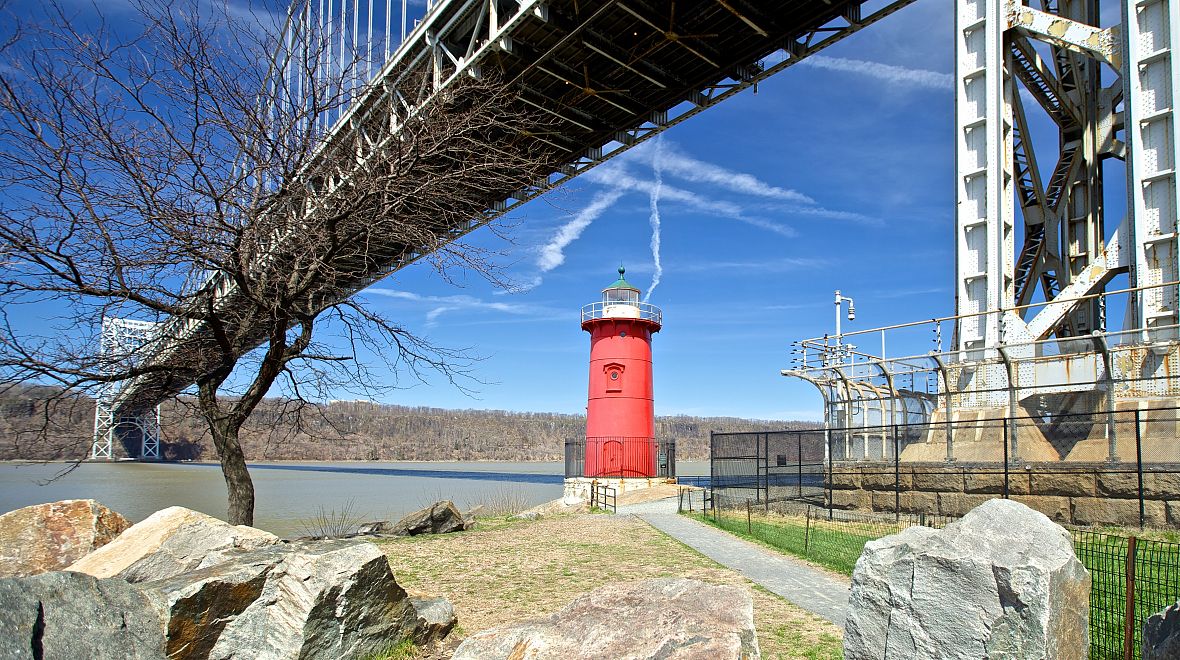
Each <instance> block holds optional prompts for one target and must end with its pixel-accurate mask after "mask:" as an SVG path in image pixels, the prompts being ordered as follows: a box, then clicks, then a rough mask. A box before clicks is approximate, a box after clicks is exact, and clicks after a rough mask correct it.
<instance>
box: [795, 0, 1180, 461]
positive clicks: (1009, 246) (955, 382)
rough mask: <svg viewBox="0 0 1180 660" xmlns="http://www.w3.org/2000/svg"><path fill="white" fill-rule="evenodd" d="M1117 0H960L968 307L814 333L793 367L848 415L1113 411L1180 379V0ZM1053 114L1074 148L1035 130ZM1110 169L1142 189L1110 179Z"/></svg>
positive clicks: (1054, 124) (959, 125)
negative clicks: (1109, 2)
mask: <svg viewBox="0 0 1180 660" xmlns="http://www.w3.org/2000/svg"><path fill="white" fill-rule="evenodd" d="M1100 5H1101V3H1100V0H1024V1H1020V0H955V17H956V24H955V32H954V35H955V155H956V189H955V201H956V207H955V216H954V217H955V219H954V227H955V234H954V235H955V254H956V266H955V292H956V314H955V315H954V316H950V317H946V318H942V319H934V320H932V321H929V322H919V323H912V324H903V325H900V326H893V327H889V328H882V329H876V330H872V331H863V332H858V333H847V334H844V335H840V336H825V337H818V338H812V339H806V340H802V341H800V342H797V343H796V356H797V357H796V362H795V364H794V366H793V368H792V369H788V370H784V371H783V374H784V375H788V376H796V377H800V378H803V379H804V380H806V381H808V382H810V383H812V384H814V385H815V386H816V387H818V388H819V390H820V392H821V393H822V395H823V397H824V403H825V421H826V423H827V425H828V426H829V427H831V428H842V429H853V428H856V427H862V428H867V427H870V426H881V427H887V426H889V425H890V424H908V423H939V422H946V423H947V424H948V425H949V424H950V423H951V422H952V421H954V420H970V419H979V418H980V416H985V417H994V418H997V419H999V418H1007V419H1010V420H1015V419H1017V418H1020V417H1032V418H1038V417H1039V416H1042V415H1049V414H1050V413H1054V414H1055V413H1068V412H1080V413H1086V414H1094V413H1097V414H1099V415H1101V414H1103V413H1106V414H1108V415H1110V416H1113V415H1114V414H1115V413H1116V412H1117V411H1119V410H1122V409H1139V408H1148V407H1153V406H1158V405H1159V404H1160V403H1161V402H1166V401H1167V400H1168V399H1170V398H1174V397H1176V396H1178V395H1180V372H1178V370H1177V366H1178V365H1180V362H1178V360H1180V352H1178V342H1177V338H1178V336H1177V330H1178V328H1180V318H1178V316H1177V313H1178V311H1180V308H1178V306H1177V304H1178V295H1177V294H1178V288H1177V285H1178V281H1180V270H1178V254H1180V245H1178V243H1177V235H1178V229H1180V226H1178V218H1177V202H1178V200H1180V188H1178V186H1177V176H1176V166H1177V163H1178V162H1180V136H1178V135H1177V133H1176V129H1177V125H1176V114H1175V96H1174V94H1175V92H1176V91H1178V90H1180V68H1178V67H1180V62H1178V61H1177V60H1176V54H1177V53H1178V52H1180V32H1178V31H1177V30H1176V28H1175V26H1176V25H1177V24H1178V23H1177V21H1178V20H1180V0H1125V2H1120V3H1119V5H1120V8H1121V12H1120V14H1119V16H1118V19H1117V22H1115V23H1114V24H1110V25H1105V26H1103V25H1102V23H1101V22H1100V18H1101V17H1102V15H1103V14H1102V11H1101V6H1100ZM1034 111H1040V113H1041V114H1040V115H1039V116H1036V115H1034V114H1033V112H1034ZM1037 119H1040V121H1039V123H1038V122H1037V121H1036V120H1037ZM1046 125H1048V126H1050V127H1051V129H1050V130H1055V131H1056V133H1057V135H1056V138H1057V140H1056V142H1057V147H1058V148H1057V150H1056V153H1045V152H1044V151H1041V152H1038V150H1036V149H1034V148H1033V144H1034V142H1036V143H1037V144H1044V143H1045V141H1044V140H1034V135H1033V134H1034V133H1035V132H1036V130H1037V129H1038V128H1043V127H1044V126H1046ZM1120 170H1121V171H1120ZM1111 176H1119V177H1125V180H1126V189H1127V195H1126V203H1125V204H1118V203H1113V204H1112V203H1110V200H1109V199H1107V198H1106V197H1105V196H1104V194H1103V188H1104V182H1108V181H1111V178H1110V177H1111ZM1120 275H1126V281H1127V282H1128V284H1127V285H1126V286H1112V282H1113V281H1115V278H1116V277H1117V276H1120ZM1116 315H1121V316H1122V317H1123V318H1122V321H1121V322H1119V321H1117V320H1111V318H1110V317H1114V316H1116ZM887 336H888V337H889V339H888V340H887ZM905 336H908V337H909V340H914V339H916V338H917V341H916V342H914V341H910V343H908V344H907V343H906V342H907V341H908V340H906V339H902V337H905ZM878 339H879V341H880V346H881V349H880V353H879V354H878V353H876V352H875V351H876V344H877V341H878ZM851 341H856V342H857V343H863V342H866V341H867V342H868V343H869V344H871V345H872V348H870V349H867V350H866V349H863V348H862V347H858V346H856V345H853V344H850V342H851ZM887 344H888V345H889V346H891V347H897V346H899V345H904V346H907V347H916V346H922V345H923V344H924V345H925V346H926V347H927V348H928V349H932V350H923V351H922V352H920V353H916V354H915V353H913V352H910V353H909V354H908V357H887V356H886V354H885V350H886V346H887ZM893 350H894V355H898V349H897V348H893ZM902 354H903V355H904V354H906V353H902ZM1112 418H1113V417H1112ZM1106 426H1107V429H1108V430H1107V431H1106V433H1108V434H1112V433H1113V432H1114V431H1113V428H1114V425H1113V424H1107V425H1106ZM944 441H945V442H946V443H947V456H948V457H949V456H950V455H951V454H950V451H951V449H950V447H951V441H950V440H944ZM1110 441H1111V444H1110V446H1111V447H1114V446H1115V445H1114V440H1113V438H1110ZM865 446H867V445H865ZM1113 451H1114V450H1113V449H1112V450H1111V452H1112V453H1111V457H1112V459H1113V456H1114V454H1113Z"/></svg>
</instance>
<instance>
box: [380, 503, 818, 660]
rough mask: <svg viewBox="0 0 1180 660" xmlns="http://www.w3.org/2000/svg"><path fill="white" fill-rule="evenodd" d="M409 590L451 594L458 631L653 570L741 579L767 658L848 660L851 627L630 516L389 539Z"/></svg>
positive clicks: (495, 524)
mask: <svg viewBox="0 0 1180 660" xmlns="http://www.w3.org/2000/svg"><path fill="white" fill-rule="evenodd" d="M382 549H383V550H385V552H386V554H387V555H388V557H389V563H390V565H391V566H392V568H393V572H394V575H395V576H396V577H397V580H398V582H399V583H400V584H402V585H403V586H404V587H406V589H408V590H410V591H412V592H415V593H422V594H431V595H438V596H444V597H446V598H447V599H449V600H450V601H451V602H452V603H453V604H454V606H455V611H456V614H458V617H459V628H458V633H459V635H462V636H466V635H470V634H472V633H474V632H478V631H480V630H483V629H485V628H489V627H492V626H497V625H502V624H505V623H511V622H514V621H518V620H521V619H526V618H532V617H536V616H541V615H545V614H548V613H551V612H554V611H556V610H558V609H560V608H561V607H563V606H565V605H566V604H567V603H569V601H571V600H573V599H574V598H575V597H577V596H579V595H581V594H583V593H586V592H588V591H591V590H593V589H595V588H597V587H599V586H602V585H605V584H608V583H611V582H619V581H625V580H639V579H644V578H653V577H689V578H694V579H698V580H702V581H705V582H711V583H715V584H738V585H744V586H746V587H747V588H749V589H750V591H751V594H752V595H753V598H754V624H755V628H756V630H757V633H758V643H759V645H760V646H761V648H762V655H763V657H764V658H820V659H827V658H839V657H841V654H840V646H841V633H842V631H841V630H840V629H839V628H838V627H837V626H835V625H833V624H831V623H829V622H827V621H825V620H823V619H821V618H819V617H817V616H815V615H813V614H810V613H809V612H806V611H804V610H802V609H800V608H798V607H796V606H795V605H793V604H791V603H789V602H787V601H785V600H783V599H782V598H779V597H778V596H776V595H774V594H772V593H770V592H768V591H765V590H764V589H762V588H761V587H758V586H757V585H755V584H754V583H752V582H750V581H749V580H746V579H745V578H744V577H742V576H741V575H740V574H738V573H736V572H734V571H731V570H729V569H727V568H724V567H722V566H721V565H719V564H717V563H715V562H713V561H712V560H710V559H708V558H706V557H704V556H702V555H700V554H699V553H697V552H696V551H694V550H692V549H690V548H688V547H687V546H684V545H682V544H681V543H679V542H677V541H675V540H673V539H671V538H669V537H668V536H666V535H664V534H663V533H661V532H659V531H657V530H655V529H653V528H651V527H650V526H648V525H647V524H646V523H644V522H643V521H641V520H638V519H636V518H633V517H631V516H612V515H606V514H577V515H564V516H552V517H546V518H542V519H541V520H538V521H508V520H505V519H500V520H485V521H481V524H480V526H479V527H477V528H476V529H475V530H471V531H468V532H462V533H457V534H445V535H439V536H419V537H410V538H403V539H395V540H391V541H388V542H382Z"/></svg>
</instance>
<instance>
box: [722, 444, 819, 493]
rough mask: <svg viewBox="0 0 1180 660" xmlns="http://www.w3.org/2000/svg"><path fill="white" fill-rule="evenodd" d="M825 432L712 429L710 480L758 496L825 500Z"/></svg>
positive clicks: (728, 488) (729, 488)
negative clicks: (721, 431)
mask: <svg viewBox="0 0 1180 660" xmlns="http://www.w3.org/2000/svg"><path fill="white" fill-rule="evenodd" d="M824 451H825V450H824V438H823V432H822V431H820V432H819V435H817V434H816V433H815V432H814V431H810V430H808V431H775V432H770V433H711V434H710V435H709V455H710V478H709V483H710V486H711V487H712V488H713V489H714V490H721V491H725V492H726V493H727V494H728V495H729V496H731V497H742V498H749V499H753V500H755V501H758V502H762V503H768V502H779V501H786V500H799V501H806V502H814V503H817V504H818V503H822V502H823V501H824V489H825V485H824Z"/></svg>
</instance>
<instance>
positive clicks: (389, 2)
mask: <svg viewBox="0 0 1180 660" xmlns="http://www.w3.org/2000/svg"><path fill="white" fill-rule="evenodd" d="M392 11H393V0H385V59H384V60H383V61H382V62H381V66H385V63H386V62H388V61H389V14H390V13H392Z"/></svg>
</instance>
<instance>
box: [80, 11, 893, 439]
mask: <svg viewBox="0 0 1180 660" xmlns="http://www.w3.org/2000/svg"><path fill="white" fill-rule="evenodd" d="M913 1H914V0H871V1H866V0H800V1H797V2H791V3H782V2H776V1H771V0H742V1H741V2H735V1H733V0H674V1H673V2H668V3H648V2H645V1H644V0H544V1H542V0H442V1H440V2H434V3H432V4H429V5H428V8H427V11H426V14H425V16H424V17H423V18H422V20H421V21H420V22H418V23H417V24H416V25H415V27H414V28H413V30H412V31H411V32H410V33H409V34H408V35H405V36H404V37H403V38H402V40H401V43H400V44H399V45H398V47H397V48H396V49H392V48H391V43H392V40H393V36H392V25H393V21H392V12H393V9H392V5H391V3H390V2H389V1H388V0H386V1H385V2H379V1H377V0H365V1H364V2H352V3H349V2H347V1H345V0H338V4H334V3H333V1H332V0H326V1H325V0H297V1H296V2H295V3H294V4H293V5H292V6H291V9H290V11H289V13H288V18H287V23H286V26H285V28H284V32H283V35H282V37H281V38H280V40H279V42H280V43H281V44H282V45H283V46H282V47H281V48H280V52H279V53H277V54H276V57H275V59H274V61H273V62H272V63H271V72H272V75H271V83H270V84H271V88H270V89H269V90H268V94H267V97H268V98H272V99H279V100H280V102H276V103H274V104H273V105H274V107H273V108H271V111H273V113H274V117H275V118H276V123H281V119H282V117H283V116H284V112H289V111H290V110H291V109H293V108H299V107H301V106H302V104H303V103H304V100H305V99H306V98H308V96H309V94H310V93H312V92H313V91H314V90H317V89H320V88H321V87H322V86H323V85H337V86H338V87H339V89H338V91H339V92H340V93H343V94H345V95H347V96H349V97H350V102H349V103H347V104H346V106H345V107H342V108H341V109H339V110H337V111H335V112H327V113H324V114H322V115H321V116H318V117H315V118H314V119H313V120H312V121H314V122H315V128H316V129H318V130H322V132H323V133H322V134H323V137H322V140H321V143H320V146H319V147H318V149H317V152H316V159H315V164H316V167H314V168H311V169H314V170H315V171H314V172H310V171H309V173H308V174H307V175H306V176H305V177H304V178H305V180H302V181H298V182H291V181H283V182H275V181H270V182H267V181H262V182H260V183H261V184H262V185H265V186H268V187H274V188H278V187H279V186H280V185H281V186H282V188H283V190H287V191H307V193H306V198H305V199H303V200H299V202H298V203H297V204H294V206H299V205H304V206H305V207H306V205H314V204H315V203H317V200H323V199H325V198H329V197H330V196H331V195H333V194H343V193H342V192H341V191H345V190H346V189H347V182H348V179H349V176H350V172H352V171H354V170H353V168H357V167H363V165H364V163H365V162H366V161H367V160H368V159H370V158H371V157H373V156H374V155H376V154H380V153H381V152H382V150H383V149H385V148H387V147H388V145H389V144H391V141H393V140H397V139H399V137H398V136H399V131H400V130H401V128H402V127H403V126H404V125H405V124H406V122H407V121H408V120H410V119H411V118H413V117H414V116H415V115H416V114H417V113H420V112H422V110H423V109H424V108H426V107H427V106H429V104H431V103H434V102H436V100H437V99H438V98H439V97H440V95H444V94H445V93H446V92H447V91H448V90H449V89H452V88H455V87H456V86H457V85H459V84H461V83H462V81H464V80H465V79H467V78H469V77H474V78H485V77H487V78H494V79H495V80H497V81H500V82H501V83H502V84H503V85H505V86H506V88H507V89H508V90H509V91H510V92H511V94H513V95H514V99H515V101H516V102H517V103H519V104H520V105H521V107H527V108H530V109H532V111H535V112H537V113H541V114H543V115H544V116H546V117H547V118H548V121H549V122H550V123H549V124H548V125H547V127H546V129H545V130H544V131H538V132H537V133H535V134H533V135H532V136H531V137H532V138H533V139H534V140H535V141H536V142H537V144H538V146H539V149H538V154H539V156H538V157H539V158H542V159H543V160H544V162H546V163H557V165H555V166H553V167H552V168H551V169H550V171H549V173H548V174H547V175H545V176H542V177H539V178H538V179H537V180H536V181H534V182H533V183H532V184H530V185H527V186H524V187H515V188H512V189H504V190H492V191H489V192H488V196H487V199H486V206H485V209H484V211H483V212H482V213H480V214H478V215H476V216H475V217H471V218H468V219H466V220H464V221H463V222H461V223H457V224H454V225H453V226H448V227H445V228H443V235H444V236H446V240H454V239H456V238H459V237H461V236H463V235H465V234H467V233H468V232H470V231H472V230H474V229H476V228H478V227H481V226H483V225H485V224H487V223H488V222H490V221H492V220H493V219H495V218H497V217H499V216H501V215H503V214H504V213H507V212H509V211H511V210H513V209H514V208H516V207H518V206H519V205H521V204H523V203H525V202H527V201H528V200H530V199H533V198H535V197H537V196H538V195H541V194H543V193H545V192H546V191H548V190H551V189H552V188H554V187H556V186H559V185H561V184H562V183H564V182H566V181H568V180H570V179H572V178H573V177H575V176H577V175H579V174H581V173H582V172H585V171H587V170H588V169H590V168H592V167H594V166H596V165H598V164H600V163H602V162H604V161H606V160H608V159H610V158H612V157H614V156H616V155H618V154H620V153H622V152H624V151H626V150H627V149H630V148H632V147H634V146H636V145H638V144H640V143H642V142H644V141H645V140H648V139H650V138H651V137H654V136H655V135H656V134H658V133H660V132H661V131H663V130H666V129H667V128H669V127H671V126H673V125H675V124H677V123H679V122H681V121H684V120H686V119H688V118H689V117H692V116H694V115H696V114H698V113H700V112H702V111H704V110H706V109H708V108H710V107H712V106H714V105H716V104H718V103H720V102H722V101H724V100H725V99H727V98H730V97H732V96H733V95H735V94H737V93H739V92H741V91H742V90H745V89H748V88H750V87H752V86H754V85H756V84H757V83H758V82H759V81H761V80H764V79H765V78H767V77H769V76H771V75H773V74H775V73H777V72H779V71H782V70H784V69H786V68H788V67H790V66H792V65H793V64H795V63H796V62H798V61H800V60H802V59H803V58H806V57H808V56H809V55H812V54H814V53H817V52H819V51H821V50H823V49H824V48H827V47H828V46H830V45H832V44H834V43H836V42H838V41H840V40H842V39H844V38H845V37H847V36H848V35H851V34H853V33H855V32H857V31H859V30H861V29H863V28H865V27H868V26H869V25H872V24H874V23H876V22H877V21H879V20H881V19H883V18H885V17H887V16H889V15H890V14H892V13H893V12H895V11H897V10H899V9H901V8H902V7H904V6H906V5H909V4H911V3H912V2H913ZM866 7H869V8H872V9H865V8H866ZM402 20H403V28H402V29H403V34H404V30H405V27H404V20H405V19H404V11H403V19H402ZM382 35H383V36H382ZM308 53H314V55H313V57H315V58H317V61H316V62H315V64H316V66H310V67H309V66H306V65H307V62H306V61H305V58H306V57H307V56H308V55H307V54H308ZM378 54H380V59H378V57H379V55H378ZM325 67H326V68H325ZM305 71H325V72H327V73H326V75H323V76H322V77H317V76H316V75H314V74H313V75H311V76H308V75H305V74H303V73H302V72H305ZM325 173H326V174H325ZM290 194H304V193H301V192H292V193H290ZM288 206H292V205H291V204H288ZM296 226H298V223H296ZM286 242H287V241H286V239H285V238H284V235H279V236H276V238H275V240H274V241H273V243H272V247H271V249H270V252H269V253H268V254H266V255H264V256H263V257H262V258H260V259H259V263H258V264H257V269H258V271H259V272H260V273H262V272H266V271H267V270H268V269H273V268H278V267H281V264H282V263H283V262H284V255H283V250H284V245H285V244H286ZM437 247H438V245H437V243H423V244H417V245H411V244H390V245H385V246H377V249H376V250H375V253H376V254H381V255H384V256H383V258H382V259H381V260H380V263H371V264H366V265H365V269H364V271H363V272H360V273H358V274H357V276H356V277H353V278H351V279H349V280H347V281H340V282H339V283H337V286H336V288H335V290H333V291H330V292H325V293H324V294H323V297H322V300H321V302H322V304H324V305H325V306H326V305H328V304H331V303H332V302H334V301H336V300H341V299H345V298H347V297H349V296H351V295H352V294H354V293H356V292H357V291H360V290H361V289H364V288H365V287H366V286H368V285H370V284H372V283H373V282H375V281H377V280H379V279H381V278H383V277H386V276H388V275H389V274H391V273H393V272H396V271H397V270H399V269H401V268H403V267H405V266H406V265H408V264H410V263H413V262H414V261H415V260H417V259H419V258H420V257H422V256H423V255H424V254H426V253H429V252H430V251H432V250H434V249H437ZM350 266H352V270H353V271H354V272H355V270H356V269H355V264H352V265H350ZM241 297H242V293H241V292H240V291H238V290H237V288H236V285H235V284H234V283H233V282H232V281H231V280H230V279H229V278H228V277H225V276H223V275H222V274H219V273H212V274H210V275H209V278H208V279H207V280H206V282H205V283H204V285H203V286H202V287H200V289H199V290H197V291H196V292H195V293H194V294H193V303H192V305H193V309H194V310H196V309H199V308H200V307H201V306H212V307H213V308H233V307H234V306H236V305H240V304H242V299H241ZM211 332H212V331H211V329H210V328H209V326H208V324H207V323H205V322H204V321H203V320H202V319H201V316H200V314H196V313H194V314H192V315H178V316H177V317H174V318H172V319H169V320H167V321H165V322H164V323H163V324H162V325H160V326H159V328H157V331H156V333H155V334H154V335H153V336H152V337H151V339H150V340H148V341H146V342H145V344H144V345H143V347H142V348H141V351H140V360H141V364H143V365H148V366H150V367H153V368H154V367H175V368H165V369H154V370H151V371H149V372H148V373H145V374H144V375H141V376H138V377H136V378H134V379H131V380H129V381H127V382H125V383H122V384H121V385H120V387H119V388H118V391H117V392H116V393H115V394H114V396H113V398H112V400H111V402H110V405H109V415H112V416H114V417H116V418H120V419H123V418H139V417H142V416H143V415H145V414H146V415H147V416H148V417H150V416H151V415H152V413H151V412H150V411H151V410H152V409H153V408H154V406H156V405H157V404H158V403H159V402H160V401H162V400H163V399H165V398H167V397H169V396H173V395H175V394H177V393H178V392H180V391H182V390H183V389H184V388H186V387H188V386H189V385H191V384H192V383H193V382H194V380H195V379H196V377H197V376H198V375H199V374H200V373H202V372H204V371H205V370H208V369H210V368H211V366H212V365H211V364H208V362H209V360H210V358H209V357H208V355H207V352H205V351H202V350H200V349H201V346H202V345H204V344H207V342H208V341H209V340H210V333H211ZM247 339H248V341H245V342H243V347H244V348H243V351H245V350H249V348H250V347H253V346H257V345H258V344H260V343H261V342H262V340H263V337H261V336H258V337H250V338H247ZM137 416H138V417H137ZM98 428H99V427H98V425H97V423H96V438H97V437H98V436H97V429H98ZM96 446H98V444H97V443H96ZM96 456H97V454H96Z"/></svg>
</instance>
